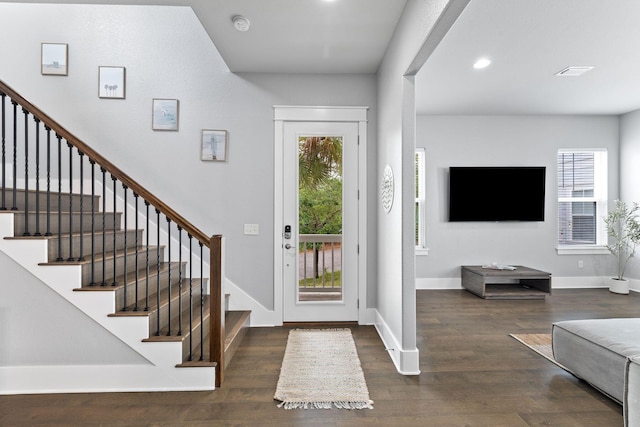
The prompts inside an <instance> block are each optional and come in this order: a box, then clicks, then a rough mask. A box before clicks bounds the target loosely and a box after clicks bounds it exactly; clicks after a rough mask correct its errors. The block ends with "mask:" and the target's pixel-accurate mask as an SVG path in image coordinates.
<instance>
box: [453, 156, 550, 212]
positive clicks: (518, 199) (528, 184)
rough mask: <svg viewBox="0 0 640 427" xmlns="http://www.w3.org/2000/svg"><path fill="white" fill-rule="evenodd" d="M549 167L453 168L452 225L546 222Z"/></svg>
mask: <svg viewBox="0 0 640 427" xmlns="http://www.w3.org/2000/svg"><path fill="white" fill-rule="evenodd" d="M545 175H546V171H545V167H544V166H540V167H537V166H536V167H528V166H527V167H450V168H449V221H452V222H455V221H544V194H545Z"/></svg>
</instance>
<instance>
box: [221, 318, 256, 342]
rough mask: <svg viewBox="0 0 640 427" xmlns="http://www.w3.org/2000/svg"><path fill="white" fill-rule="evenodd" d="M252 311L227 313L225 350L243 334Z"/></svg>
mask: <svg viewBox="0 0 640 427" xmlns="http://www.w3.org/2000/svg"><path fill="white" fill-rule="evenodd" d="M250 314H251V311H227V312H226V313H225V332H226V334H225V340H224V346H225V349H226V348H227V346H228V345H229V344H230V343H231V342H232V341H233V340H234V339H235V337H236V336H237V335H238V334H239V333H240V332H241V330H242V328H243V326H244V324H245V322H246V320H247V319H248V318H249V315H250Z"/></svg>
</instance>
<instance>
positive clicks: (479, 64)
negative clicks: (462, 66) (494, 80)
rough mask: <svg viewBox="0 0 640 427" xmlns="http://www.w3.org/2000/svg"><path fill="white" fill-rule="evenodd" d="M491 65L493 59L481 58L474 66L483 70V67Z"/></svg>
mask: <svg viewBox="0 0 640 427" xmlns="http://www.w3.org/2000/svg"><path fill="white" fill-rule="evenodd" d="M489 65H491V60H490V59H489V58H480V59H478V60H477V61H476V62H475V63H474V64H473V68H475V69H476V70H481V69H483V68H487V67H488V66H489Z"/></svg>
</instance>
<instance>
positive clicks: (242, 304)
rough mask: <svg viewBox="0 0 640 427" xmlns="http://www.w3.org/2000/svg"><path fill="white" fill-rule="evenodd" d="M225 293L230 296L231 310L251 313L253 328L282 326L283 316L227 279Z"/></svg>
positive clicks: (250, 319) (225, 279)
mask: <svg viewBox="0 0 640 427" xmlns="http://www.w3.org/2000/svg"><path fill="white" fill-rule="evenodd" d="M224 291H225V293H228V294H230V297H229V310H250V311H251V316H249V321H250V322H251V327H260V326H280V325H282V315H279V314H278V313H276V312H275V311H274V310H268V309H267V308H266V307H265V306H263V305H262V304H260V303H259V302H258V301H256V300H255V299H253V298H252V297H251V296H250V295H249V294H247V293H246V292H245V291H244V290H242V289H241V288H240V287H238V285H236V284H235V283H233V282H232V281H231V280H229V279H228V278H227V277H225V278H224Z"/></svg>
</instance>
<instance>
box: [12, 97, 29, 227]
mask: <svg viewBox="0 0 640 427" xmlns="http://www.w3.org/2000/svg"><path fill="white" fill-rule="evenodd" d="M22 113H23V114H24V233H22V235H23V236H30V235H31V233H29V112H28V111H27V110H26V109H24V108H23V109H22ZM13 185H14V187H15V185H16V183H15V182H14V183H13Z"/></svg>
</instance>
